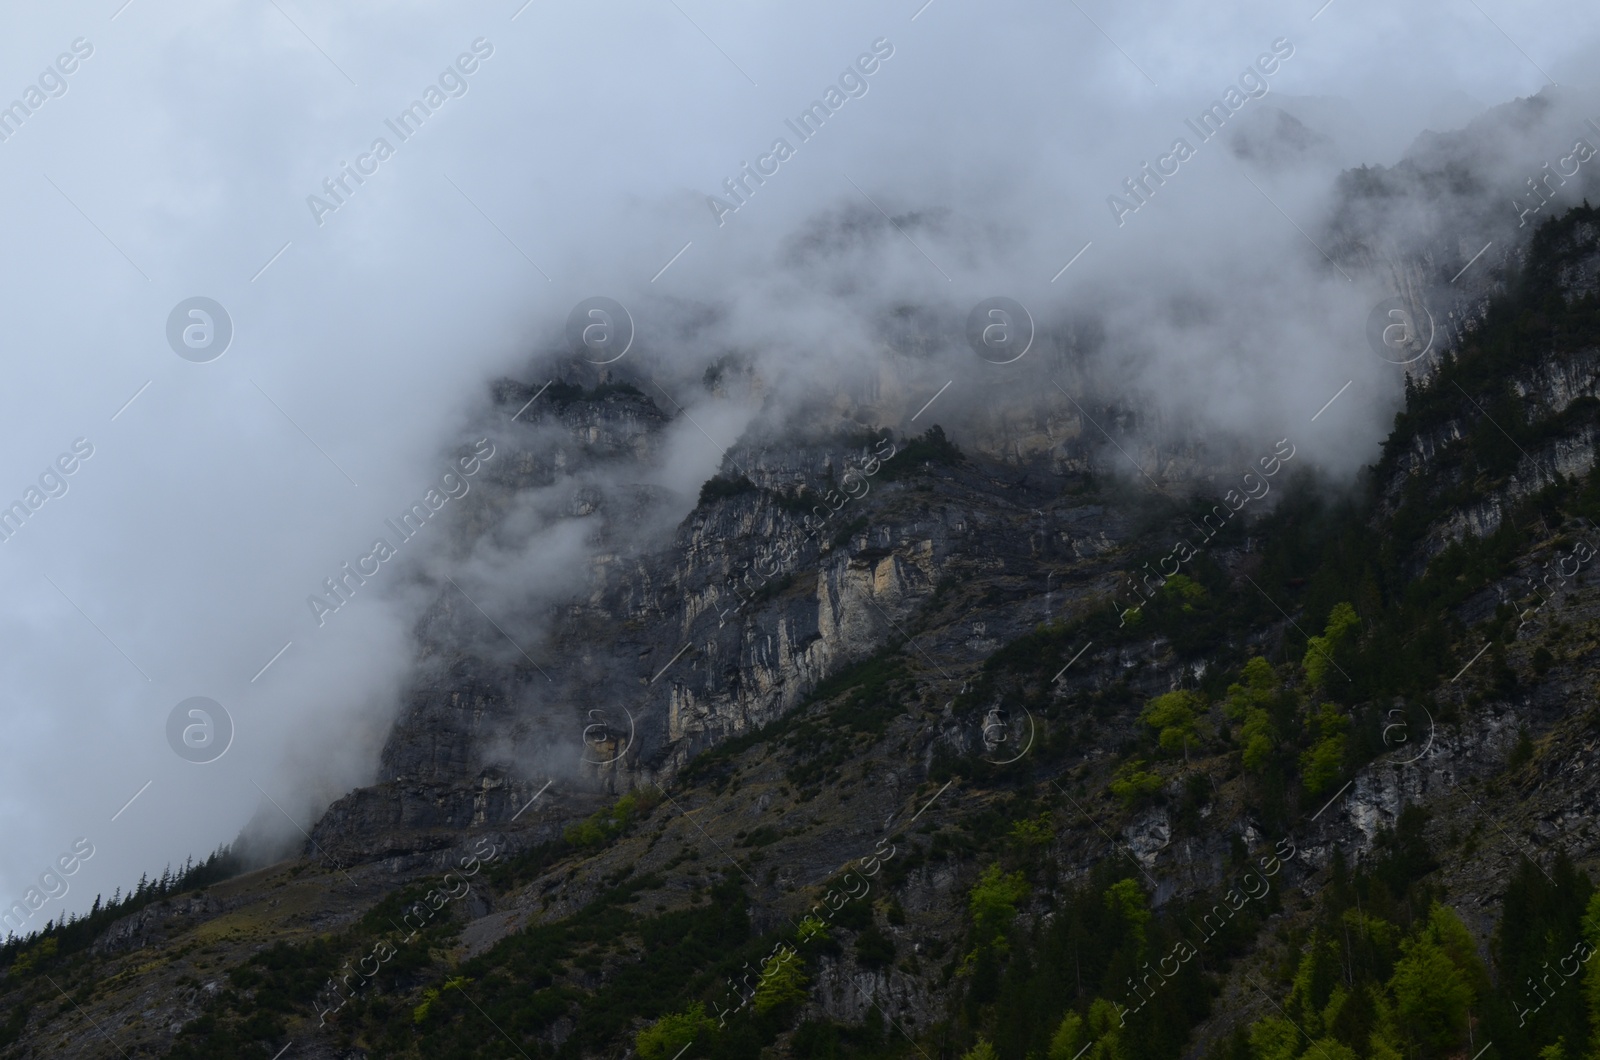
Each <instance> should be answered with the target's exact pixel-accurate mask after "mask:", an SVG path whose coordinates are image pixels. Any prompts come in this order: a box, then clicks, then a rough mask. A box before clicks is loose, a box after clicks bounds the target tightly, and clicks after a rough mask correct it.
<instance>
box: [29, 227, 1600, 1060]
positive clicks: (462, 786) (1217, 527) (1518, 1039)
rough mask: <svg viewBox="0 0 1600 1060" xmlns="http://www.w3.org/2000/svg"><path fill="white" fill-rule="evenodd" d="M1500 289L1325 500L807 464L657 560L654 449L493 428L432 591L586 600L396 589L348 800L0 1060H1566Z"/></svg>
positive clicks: (1592, 985)
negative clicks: (1376, 449)
mask: <svg viewBox="0 0 1600 1060" xmlns="http://www.w3.org/2000/svg"><path fill="white" fill-rule="evenodd" d="M1519 260H1520V261H1521V262H1522V264H1521V265H1518V266H1516V267H1511V268H1508V270H1507V273H1506V277H1505V286H1504V290H1503V291H1501V293H1500V294H1498V295H1497V296H1496V297H1495V298H1494V299H1493V300H1492V301H1491V302H1490V303H1489V304H1488V306H1487V308H1486V309H1485V310H1484V312H1483V314H1482V316H1481V318H1479V321H1478V324H1477V326H1475V327H1474V328H1472V329H1471V330H1470V331H1468V332H1466V338H1465V339H1464V340H1463V342H1462V343H1461V344H1460V345H1458V346H1457V347H1456V348H1455V349H1454V350H1452V351H1451V353H1450V354H1449V355H1447V356H1446V357H1444V358H1443V359H1442V361H1441V362H1440V365H1439V367H1438V369H1437V371H1436V372H1434V373H1432V374H1430V375H1428V376H1427V377H1426V378H1425V379H1422V380H1419V381H1416V382H1415V383H1414V384H1413V386H1412V388H1411V391H1410V393H1408V395H1407V397H1408V400H1407V405H1406V409H1405V411H1404V412H1403V413H1402V414H1401V415H1400V416H1399V417H1398V418H1397V422H1396V426H1395V431H1394V433H1393V435H1392V436H1391V438H1390V440H1389V442H1388V443H1387V445H1386V446H1385V450H1384V453H1383V456H1382V459H1381V460H1380V461H1379V462H1378V464H1376V465H1375V466H1374V467H1373V468H1372V469H1371V470H1370V472H1369V474H1368V475H1367V476H1366V478H1365V479H1364V481H1362V482H1361V483H1358V484H1356V485H1355V486H1353V487H1352V486H1349V485H1348V484H1337V483H1326V482H1318V481H1316V479H1315V476H1314V475H1312V474H1310V473H1309V471H1307V470H1306V464H1307V460H1306V455H1305V454H1303V453H1301V452H1300V451H1299V450H1297V449H1296V447H1295V445H1294V442H1293V440H1292V439H1281V440H1280V439H1263V440H1262V441H1261V443H1260V445H1259V448H1258V449H1257V450H1256V451H1253V452H1246V453H1243V454H1233V453H1227V454H1223V453H1215V452H1207V451H1203V450H1201V449H1198V448H1196V449H1194V450H1193V451H1192V452H1191V454H1190V455H1189V456H1187V457H1185V458H1183V459H1165V458H1160V459H1155V460H1149V461H1147V460H1146V459H1144V457H1145V456H1147V455H1150V454H1147V453H1146V452H1145V451H1144V450H1140V449H1137V448H1134V449H1131V450H1130V452H1131V454H1132V455H1131V459H1133V460H1135V461H1137V462H1138V463H1139V465H1140V466H1141V467H1143V468H1145V469H1146V470H1147V471H1150V472H1151V473H1150V474H1149V475H1148V477H1146V476H1145V475H1141V474H1138V473H1133V474H1130V475H1126V476H1113V475H1111V474H1110V473H1109V471H1110V468H1109V466H1108V462H1109V461H1112V460H1118V461H1124V464H1123V466H1124V467H1126V466H1128V465H1127V464H1126V460H1128V459H1130V457H1124V456H1123V455H1122V453H1121V452H1120V451H1119V449H1118V448H1117V445H1116V439H1117V437H1118V436H1119V435H1123V434H1125V433H1127V428H1126V426H1124V425H1121V424H1120V423H1119V417H1118V416H1117V415H1116V413H1115V410H1111V409H1108V408H1107V407H1106V403H1104V402H1090V403H1089V404H1088V405H1086V406H1085V407H1084V408H1082V409H1072V408H1071V405H1070V404H1069V403H1067V402H1063V403H1062V405H1064V406H1065V409H1066V410H1065V411H1058V412H1057V413H1055V414H1054V415H1053V416H1046V417H1044V418H1042V419H1038V418H1033V419H1031V420H1030V418H1029V416H1023V415H1020V414H1019V416H1018V418H1016V419H1014V420H1012V421H1008V422H998V421H996V422H994V423H991V424H990V426H989V427H988V428H987V429H985V430H973V431H972V432H971V436H970V437H969V436H968V434H967V433H966V432H965V431H963V432H962V433H956V432H955V431H952V432H951V433H950V434H949V435H947V433H946V431H945V430H944V429H943V428H941V427H936V426H933V420H934V419H935V417H934V416H932V415H929V416H927V417H926V418H924V419H920V420H918V421H917V422H915V423H912V422H911V421H910V419H909V417H907V418H905V419H901V418H894V419H892V420H891V419H890V418H889V417H884V418H883V419H882V420H878V421H876V422H869V423H865V424H863V423H855V424H851V423H849V422H847V421H845V420H842V419H840V420H833V419H830V420H827V421H819V422H828V423H830V424H831V426H830V427H828V428H826V429H821V430H812V431H810V432H791V431H788V430H787V429H786V428H785V429H776V428H775V429H773V430H772V431H771V432H770V437H767V436H765V435H764V434H763V432H760V431H757V432H753V433H752V435H751V436H750V437H749V438H747V439H746V440H744V441H743V442H741V443H740V444H739V445H738V446H736V447H734V448H733V449H730V450H729V451H728V452H727V453H726V454H725V459H724V464H723V467H722V470H721V472H720V473H719V475H718V477H716V478H714V479H712V480H711V481H710V482H708V483H706V485H705V486H704V488H703V489H702V490H701V493H700V496H699V500H698V504H697V505H696V506H695V507H694V509H693V511H692V512H691V514H690V515H689V516H688V517H687V518H686V519H684V520H683V521H682V523H681V524H679V525H678V526H677V527H676V528H675V529H674V530H673V531H672V532H671V535H670V543H669V544H668V545H667V546H666V547H665V548H663V547H661V545H660V544H659V540H660V539H658V538H656V537H655V536H654V535H653V534H652V533H650V532H648V529H649V527H650V526H651V525H652V520H658V519H659V518H660V513H661V512H662V511H664V510H669V509H670V507H671V503H672V498H670V497H667V496H666V495H664V494H663V493H662V492H661V491H659V490H656V489H654V488H647V487H640V486H627V485H621V486H619V485H617V483H618V482H626V481H627V476H625V475H622V476H619V475H616V474H610V473H607V472H608V471H609V470H610V469H613V468H615V467H617V466H618V465H624V464H625V463H626V462H627V461H631V460H645V459H648V458H650V457H651V455H652V454H653V453H655V452H657V451H658V447H659V446H660V445H661V444H662V443H661V439H662V430H663V427H664V425H665V424H667V423H668V422H670V421H671V420H672V419H673V418H674V415H675V413H676V410H675V409H673V408H672V406H671V404H670V403H667V402H666V401H665V400H663V403H662V404H661V405H658V404H657V403H656V401H655V400H654V399H653V398H651V397H650V396H649V395H648V394H647V393H646V392H645V390H644V389H643V388H642V387H636V386H633V385H631V384H627V383H625V382H622V381H620V380H609V381H608V380H601V379H599V378H598V377H591V378H588V379H582V378H581V377H578V376H573V377H571V381H563V382H560V383H556V384H553V385H551V386H550V387H548V388H546V389H545V390H544V391H543V393H542V395H541V396H539V398H538V400H537V401H536V402H535V403H534V404H533V405H532V406H528V407H527V409H526V411H525V412H524V411H522V410H523V408H524V406H525V403H526V402H527V401H528V400H529V398H530V397H533V396H534V395H536V394H539V393H540V385H541V384H539V383H535V382H529V383H526V384H524V383H517V382H507V383H505V384H504V385H502V386H501V387H500V388H498V390H497V392H496V394H495V395H494V400H495V408H496V409H497V410H499V411H498V416H499V421H498V423H497V425H496V430H495V437H496V439H497V445H498V446H499V449H498V452H497V456H496V458H495V460H494V461H492V462H491V463H490V464H489V465H488V467H489V468H490V469H491V473H492V474H493V476H495V477H494V480H493V481H492V482H491V483H488V484H487V485H490V486H492V488H485V489H482V490H479V491H475V492H474V494H473V495H472V497H473V500H472V505H471V506H467V507H465V508H464V509H463V511H462V514H461V515H460V516H459V519H460V525H459V528H458V529H459V537H460V546H459V547H460V550H461V554H462V555H463V556H468V555H470V554H475V553H474V550H481V549H483V548H485V547H487V546H488V545H492V544H494V543H495V542H496V540H497V535H504V534H507V533H510V532H512V531H513V530H514V529H515V527H517V526H519V525H524V526H525V525H529V523H528V520H536V519H543V520H567V521H571V522H572V524H573V525H579V526H581V527H584V528H585V530H584V532H586V533H589V534H591V535H592V540H593V541H594V542H596V543H598V544H599V545H600V546H601V547H600V548H598V549H597V550H596V551H595V553H594V554H595V555H597V556H598V557H600V559H599V560H598V561H597V563H596V569H595V570H592V571H584V572H576V573H575V574H574V581H575V584H576V585H578V586H580V587H581V591H574V592H573V593H572V594H570V596H569V597H566V598H564V599H563V601H562V602H560V603H559V604H557V605H549V604H547V603H540V602H539V601H540V600H543V599H545V598H533V597H531V596H530V597H529V601H528V603H527V605H526V609H527V610H528V611H530V612H537V613H529V614H513V615H509V616H508V615H507V614H506V613H503V612H497V616H498V619H499V621H498V622H496V621H495V620H491V619H490V618H489V615H488V613H487V612H486V611H485V610H481V609H480V608H479V606H478V605H477V604H476V603H474V602H473V601H474V600H475V599H477V593H476V592H475V591H474V590H475V589H476V588H477V586H476V585H475V584H473V583H469V584H467V585H465V586H463V585H455V584H440V585H439V586H437V588H438V590H439V592H438V596H437V602H436V603H435V605H434V606H433V607H432V608H431V609H430V611H429V612H428V614H427V616H426V617H425V619H424V621H423V622H422V623H421V625H420V627H419V630H418V644H419V657H420V660H421V661H420V663H419V667H418V673H417V677H416V680H415V682H414V684H413V687H412V690H411V693H410V696H409V699H408V701H407V703H406V705H405V709H404V710H403V712H402V714H401V716H400V718H399V720H398V722H397V724H396V726H395V728H394V731H393V733H392V734H391V736H390V738H389V741H388V743H387V746H386V747H385V749H384V752H383V757H382V763H381V770H380V776H379V780H378V783H376V784H375V785H373V786H372V787H369V788H366V789H363V790H361V791H357V792H354V793H352V794H350V795H349V796H347V797H346V798H345V799H343V800H341V801H340V802H338V803H336V804H335V805H334V806H333V807H332V808H330V810H329V811H328V813H327V814H326V815H325V816H324V817H323V819H322V820H321V821H319V822H318V823H317V825H316V826H315V828H314V829H313V830H312V834H311V841H310V842H308V843H307V845H306V847H305V849H304V850H302V851H301V852H300V854H299V856H296V857H294V858H291V859H289V860H286V861H283V862H280V863H278V864H275V865H272V866H269V867H266V868H262V869H258V870H256V871H254V872H250V873H246V874H242V875H230V873H231V872H232V870H233V868H234V866H230V864H229V863H228V859H226V858H224V859H219V860H217V861H214V862H212V863H209V864H208V865H204V866H200V867H197V868H196V869H195V870H193V871H190V872H188V873H186V874H184V875H183V877H182V878H181V879H178V880H172V879H165V880H163V881H160V882H159V883H158V884H156V885H154V886H141V888H140V889H139V891H138V892H137V893H136V894H135V895H134V896H132V897H131V898H130V900H128V901H127V902H120V901H119V902H118V903H117V904H116V906H115V907H114V908H101V909H97V911H96V912H95V913H94V914H93V915H92V916H91V917H89V918H87V919H84V920H77V921H74V922H72V923H69V924H67V925H64V926H52V928H51V929H50V930H49V931H47V932H45V933H44V934H42V935H38V936H34V937H31V938H29V939H26V940H20V941H16V942H13V943H10V944H8V945H6V946H5V947H4V948H0V968H3V969H4V978H3V979H0V1005H3V1006H4V1007H3V1009H0V1056H4V1057H18V1058H21V1057H42V1056H51V1055H66V1056H84V1057H102V1056H104V1057H112V1056H136V1055H137V1056H176V1057H208V1058H230V1057H259V1058H262V1060H269V1058H273V1057H275V1056H283V1057H361V1056H374V1057H376V1056H384V1057H408V1056H414V1057H428V1058H433V1057H496V1058H499V1057H505V1056H511V1055H522V1056H526V1057H534V1056H541V1057H543V1056H550V1057H602V1056H604V1057H623V1056H627V1055H630V1051H631V1052H632V1053H636V1054H637V1055H638V1056H640V1057H643V1058H645V1060H655V1058H658V1057H659V1058H662V1060H674V1058H675V1057H678V1056H682V1057H686V1058H695V1057H706V1058H713V1057H715V1058H722V1057H728V1058H733V1057H756V1056H792V1057H819V1058H820V1057H843V1056H850V1057H891V1056H892V1057H913V1056H919V1055H920V1056H925V1057H930V1058H931V1057H934V1056H938V1057H941V1058H947V1057H948V1058H955V1057H980V1058H981V1057H986V1056H996V1057H1003V1058H1005V1060H1025V1058H1029V1057H1035V1056H1038V1057H1048V1058H1049V1060H1073V1058H1075V1057H1080V1056H1087V1057H1100V1058H1116V1057H1140V1058H1143V1057H1177V1056H1196V1057H1198V1056H1207V1055H1209V1056H1215V1057H1226V1058H1252V1060H1267V1058H1278V1057H1289V1058H1293V1057H1299V1056H1302V1055H1309V1056H1319V1055H1325V1056H1330V1057H1336V1058H1337V1057H1343V1056H1363V1057H1365V1056H1371V1057H1389V1056H1419V1057H1446V1056H1465V1057H1474V1056H1481V1057H1485V1058H1495V1057H1504V1058H1510V1057H1519V1058H1520V1057H1529V1056H1546V1057H1561V1056H1566V1057H1573V1058H1576V1057H1579V1056H1586V1055H1589V1054H1590V1053H1591V1052H1592V1051H1593V1050H1594V1048H1596V1046H1597V1045H1600V1026H1597V1025H1596V1023H1595V1022H1594V1019H1595V1017H1596V1016H1600V1012H1597V1011H1595V1009H1592V1008H1591V1007H1590V1005H1591V1001H1592V999H1594V998H1597V997H1600V973H1596V972H1594V971H1593V969H1594V967H1600V966H1591V965H1589V964H1588V963H1587V962H1586V961H1585V960H1584V959H1582V958H1583V955H1584V952H1585V951H1584V950H1583V949H1582V948H1581V947H1585V946H1594V947H1596V948H1600V903H1596V904H1595V905H1593V906H1591V905H1590V901H1589V900H1590V895H1591V893H1592V892H1593V891H1594V887H1593V884H1592V883H1591V882H1590V878H1591V877H1592V875H1593V874H1594V873H1596V872H1600V834H1597V833H1596V830H1595V826H1594V824H1593V822H1594V807H1595V805H1596V803H1597V802H1600V781H1597V780H1595V779H1594V774H1593V771H1592V770H1590V769H1588V768H1587V767H1588V765H1589V763H1590V759H1591V758H1592V757H1593V755H1594V754H1595V748H1596V741H1597V730H1600V712H1597V711H1596V710H1594V708H1593V704H1592V702H1591V699H1590V695H1589V693H1590V691H1591V690H1592V687H1593V682H1594V680H1595V673H1596V670H1595V666H1594V664H1593V659H1594V655H1595V651H1596V648H1597V646H1600V621H1597V620H1600V592H1597V591H1596V589H1595V583H1594V579H1593V578H1592V576H1591V575H1590V573H1589V571H1590V564H1591V563H1592V562H1593V559H1594V555H1595V549H1600V540H1596V535H1595V534H1594V531H1593V527H1592V523H1591V522H1590V520H1593V519H1597V518H1600V473H1597V472H1596V471H1595V460H1594V438H1595V430H1596V422H1597V416H1600V395H1597V394H1596V389H1595V387H1596V378H1595V374H1594V372H1595V366H1596V364H1597V357H1596V344H1597V341H1600V282H1597V276H1600V217H1597V215H1596V214H1595V212H1594V211H1592V210H1589V209H1587V208H1582V209H1578V210H1575V211H1572V212H1571V213H1569V214H1567V215H1565V216H1564V217H1562V218H1561V219H1560V220H1559V221H1551V222H1548V223H1547V224H1546V225H1544V226H1543V227H1541V228H1540V229H1539V231H1538V234H1537V236H1536V237H1535V238H1534V239H1533V240H1532V242H1531V243H1530V244H1529V245H1528V247H1527V248H1526V251H1525V253H1524V254H1520V255H1519ZM707 385H713V381H712V380H710V379H708V382H707ZM913 407H914V406H913ZM908 411H909V410H908ZM1030 415H1031V414H1030ZM886 421H887V422H886ZM1019 423H1023V424H1024V425H1025V427H1026V429H1023V428H1022V427H1019V426H1018V424H1019ZM1096 425H1098V427H1104V428H1106V429H1108V430H1109V431H1110V432H1111V433H1110V434H1108V435H1105V436H1103V437H1109V438H1111V439H1112V444H1111V445H1110V446H1102V445H1100V444H1099V442H1098V441H1097V440H1096V437H1097V436H1096V435H1095V434H1094V432H1095V431H1096V430H1097V429H1098V427H1097V426H1096ZM1041 438H1042V439H1045V443H1042V444H1041V443H1039V442H1037V441H1029V442H1026V444H1019V443H1018V439H1041ZM994 439H1010V442H1007V443H1005V444H997V443H996V442H995V441H994ZM1157 455H1159V454H1157ZM1246 469H1248V471H1247V470H1246ZM555 487H559V488H555ZM518 520H522V522H520V523H519V522H518ZM563 525H565V524H563ZM476 554H481V552H480V553H476ZM463 590H466V591H465V592H464V591H463ZM467 592H472V593H473V595H472V596H471V597H468V596H467ZM497 600H499V601H500V602H502V603H508V601H509V600H510V597H509V596H506V595H505V594H502V595H501V596H499V597H497ZM508 606H509V604H508ZM541 608H543V609H544V610H542V611H541V610H539V609H541ZM505 624H509V625H510V626H511V628H512V629H515V630H517V631H518V632H519V633H521V632H522V631H524V630H543V631H545V635H544V636H543V637H542V639H540V640H539V641H538V642H536V643H535V642H526V644H525V645H524V647H526V649H527V652H528V653H527V654H523V651H524V647H518V646H516V645H515V644H512V645H510V646H508V644H507V642H508V641H512V640H513V638H512V637H510V636H509V634H507V633H506V632H505V630H504V629H500V628H498V627H499V626H501V625H505ZM574 762H577V763H580V764H579V765H576V766H575V765H574ZM1574 954H1577V957H1576V958H1574V956H1573V955H1574ZM1563 961H1565V962H1566V963H1563ZM1558 1043H1564V1044H1561V1045H1560V1046H1559V1048H1560V1050H1561V1051H1560V1052H1545V1053H1541V1052H1540V1050H1547V1049H1548V1048H1552V1047H1557V1045H1558Z"/></svg>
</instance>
